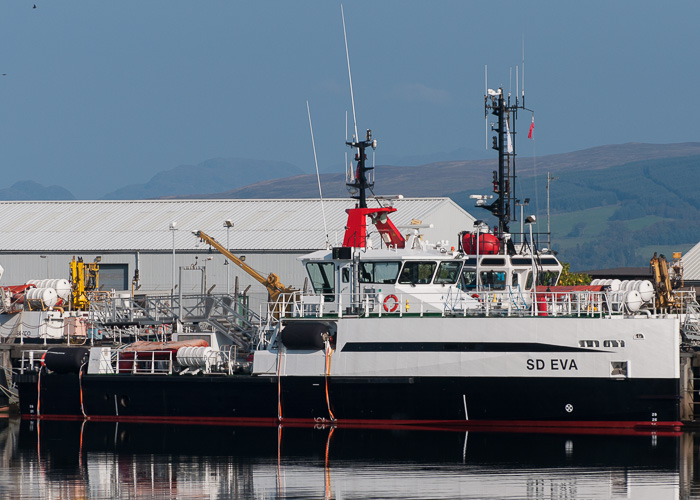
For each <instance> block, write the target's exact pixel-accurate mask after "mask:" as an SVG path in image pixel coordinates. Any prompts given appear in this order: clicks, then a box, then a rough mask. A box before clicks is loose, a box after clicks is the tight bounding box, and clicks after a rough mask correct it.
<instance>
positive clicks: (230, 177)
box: [103, 158, 303, 200]
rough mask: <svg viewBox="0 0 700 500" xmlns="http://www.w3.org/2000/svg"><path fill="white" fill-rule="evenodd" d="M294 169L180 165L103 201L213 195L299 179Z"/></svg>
mask: <svg viewBox="0 0 700 500" xmlns="http://www.w3.org/2000/svg"><path fill="white" fill-rule="evenodd" d="M301 173H303V171H302V170H301V169H300V168H299V167H297V166H296V165H292V164H291V163H286V162H279V161H265V160H251V159H245V158H215V159H211V160H206V161H203V162H202V163H199V164H197V165H180V166H179V167H175V168H172V169H170V170H164V171H162V172H158V173H157V174H156V175H154V176H153V177H151V179H150V180H149V181H148V182H146V183H145V184H131V185H129V186H125V187H123V188H120V189H117V190H116V191H112V192H111V193H107V194H106V195H105V196H103V199H105V200H137V199H144V198H164V197H177V196H186V195H189V194H191V193H213V192H218V191H221V190H222V189H235V188H238V187H241V186H246V185H248V184H253V183H257V182H260V181H264V180H267V179H276V178H284V177H289V176H293V175H298V174H301Z"/></svg>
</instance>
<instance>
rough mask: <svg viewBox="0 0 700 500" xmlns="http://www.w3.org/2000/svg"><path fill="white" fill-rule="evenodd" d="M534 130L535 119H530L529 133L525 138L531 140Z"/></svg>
mask: <svg viewBox="0 0 700 500" xmlns="http://www.w3.org/2000/svg"><path fill="white" fill-rule="evenodd" d="M533 130H535V117H534V116H533V117H532V123H531V124H530V131H529V132H528V133H527V138H528V139H532V131H533Z"/></svg>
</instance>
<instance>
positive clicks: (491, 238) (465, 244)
mask: <svg viewBox="0 0 700 500" xmlns="http://www.w3.org/2000/svg"><path fill="white" fill-rule="evenodd" d="M500 248H501V242H500V240H499V239H498V237H497V236H496V235H495V234H491V233H480V234H479V255H495V254H497V253H498V251H499V250H500ZM462 249H463V250H464V253H465V254H467V255H476V253H477V251H476V234H474V233H466V234H464V236H462Z"/></svg>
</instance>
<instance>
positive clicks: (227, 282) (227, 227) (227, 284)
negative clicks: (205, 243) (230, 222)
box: [225, 226, 231, 295]
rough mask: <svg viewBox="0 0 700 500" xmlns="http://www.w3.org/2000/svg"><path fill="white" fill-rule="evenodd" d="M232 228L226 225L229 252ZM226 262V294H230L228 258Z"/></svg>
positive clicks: (229, 249)
mask: <svg viewBox="0 0 700 500" xmlns="http://www.w3.org/2000/svg"><path fill="white" fill-rule="evenodd" d="M230 229H231V227H230V226H226V250H228V251H229V252H230V251H231V245H230V243H229V233H230V231H229V230H230ZM225 262H226V295H230V288H229V281H228V275H229V271H228V268H229V264H228V259H225Z"/></svg>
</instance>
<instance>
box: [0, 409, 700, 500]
mask: <svg viewBox="0 0 700 500" xmlns="http://www.w3.org/2000/svg"><path fill="white" fill-rule="evenodd" d="M0 429H2V431H1V432H0V450H3V451H2V462H1V464H0V496H2V497H3V498H8V497H21V498H42V499H44V498H49V499H51V498H136V497H139V498H140V497H149V498H211V499H214V498H246V499H247V498H255V499H268V498H270V499H277V498H285V499H289V498H321V499H326V498H335V499H347V498H363V499H364V498H402V499H403V498H499V499H510V498H513V499H515V498H518V499H519V498H535V499H578V498H586V499H604V498H605V499H608V498H643V499H644V498H648V499H655V500H658V499H666V498H668V499H672V498H674V499H680V498H689V497H693V496H696V495H698V494H700V484H699V479H700V475H699V474H698V467H697V465H696V463H695V459H694V457H695V456H697V450H698V442H697V441H698V437H700V436H696V435H694V434H691V433H686V434H671V435H654V434H647V435H630V436H614V435H580V434H579V435H565V434H518V433H488V432H468V433H465V432H452V431H440V430H370V429H344V428H337V429H334V428H331V427H322V426H321V427H319V428H316V429H309V428H290V427H282V428H275V427H272V428H271V427H227V426H184V425H166V424H125V423H119V424H117V423H104V422H102V423H101V422H84V423H81V422H56V421H41V422H36V421H21V422H20V421H15V420H9V421H7V420H5V421H0Z"/></svg>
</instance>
